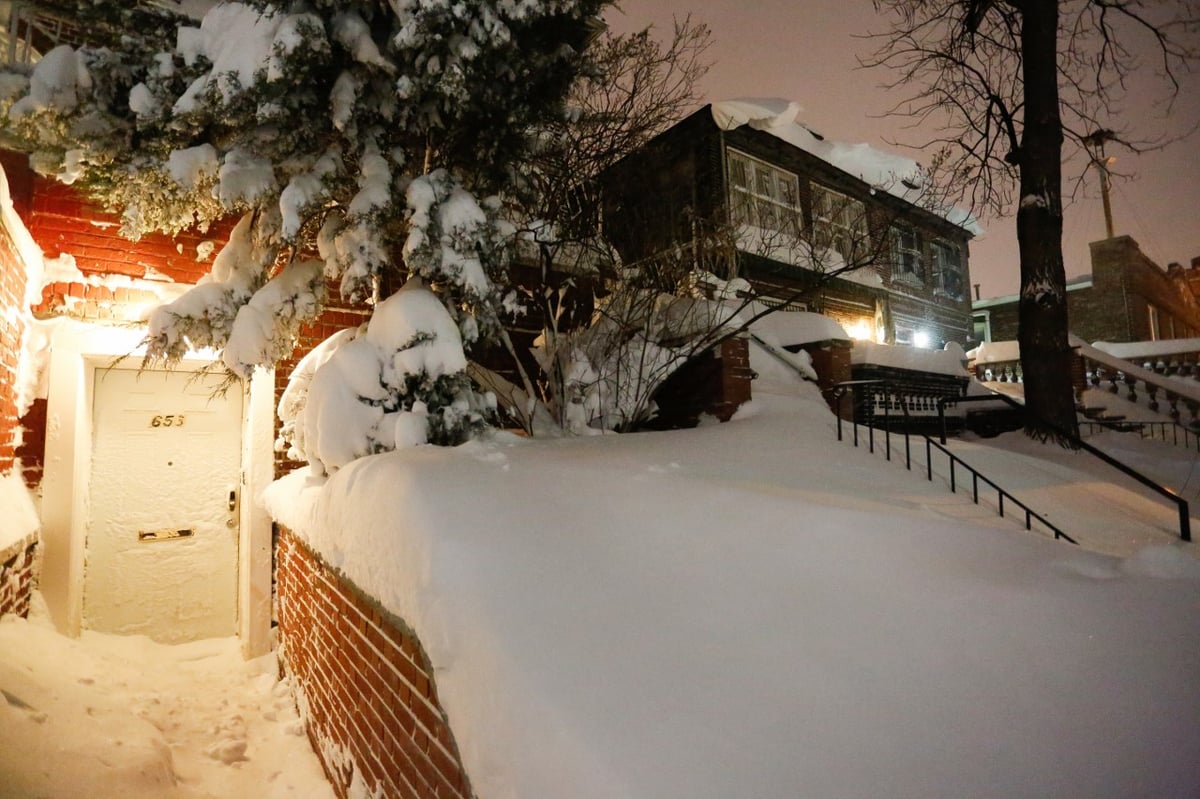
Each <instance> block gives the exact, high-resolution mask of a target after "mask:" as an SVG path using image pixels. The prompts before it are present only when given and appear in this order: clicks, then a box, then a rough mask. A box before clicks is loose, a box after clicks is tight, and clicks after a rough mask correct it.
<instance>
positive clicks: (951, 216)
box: [710, 98, 984, 236]
mask: <svg viewBox="0 0 1200 799" xmlns="http://www.w3.org/2000/svg"><path fill="white" fill-rule="evenodd" d="M710 107H711V109H712V116H713V121H714V122H715V123H716V124H717V127H719V128H720V129H721V130H733V129H735V128H739V127H741V126H743V125H746V126H749V127H751V128H754V129H755V130H761V131H763V132H765V133H770V134H771V135H772V136H775V137H776V138H779V139H782V140H783V141H785V142H787V143H788V144H791V145H793V146H795V147H799V148H800V149H801V150H804V151H805V152H807V153H810V154H812V155H815V156H816V157H818V158H820V159H821V160H823V161H826V162H827V163H829V164H832V165H833V166H835V167H837V168H838V169H840V170H842V171H843V172H846V173H848V174H850V175H853V176H854V177H856V178H858V179H860V180H862V181H863V182H865V183H868V184H870V185H871V186H872V187H874V188H876V189H881V190H883V191H886V192H888V193H889V194H891V195H893V196H895V197H899V198H900V199H902V200H906V201H908V202H911V203H914V204H918V205H919V204H920V201H921V198H922V196H923V195H924V191H925V188H926V183H927V176H926V174H925V170H924V169H923V168H922V167H921V165H920V164H918V163H917V162H916V161H914V160H913V159H911V158H905V157H904V156H899V155H895V154H893V153H887V152H884V151H882V150H878V149H876V148H874V147H872V146H871V145H869V144H865V143H861V142H859V143H851V142H837V141H831V140H828V139H826V138H824V137H823V136H820V135H819V134H816V133H814V132H813V131H812V130H810V129H809V128H807V127H805V126H804V125H801V124H799V123H798V122H796V115H797V114H798V113H800V111H802V110H803V109H802V108H801V106H800V105H799V104H798V103H795V102H791V101H788V100H783V99H780V98H739V99H734V100H724V101H720V102H714V103H712V104H711V106H710ZM938 213H939V214H940V215H941V216H943V217H944V218H945V219H946V220H947V221H949V222H952V223H953V224H955V225H958V226H959V227H961V228H963V229H964V230H966V231H967V232H968V233H970V234H971V235H973V236H978V235H981V234H983V232H984V229H983V227H982V225H980V224H979V221H978V220H977V219H975V217H974V216H973V215H972V214H971V213H970V212H969V211H966V210H965V209H962V208H957V207H953V208H947V209H942V210H940V211H938Z"/></svg>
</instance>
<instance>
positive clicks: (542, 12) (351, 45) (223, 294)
mask: <svg viewBox="0 0 1200 799" xmlns="http://www.w3.org/2000/svg"><path fill="white" fill-rule="evenodd" d="M609 1H610V0H290V2H266V1H265V0H245V2H223V3H219V4H217V5H215V6H214V7H213V8H212V9H211V11H209V12H208V14H206V15H205V17H204V19H203V20H202V21H201V22H200V23H199V25H198V26H196V25H195V24H194V23H190V22H187V21H185V20H183V19H182V18H174V17H171V15H169V14H158V13H155V14H153V15H152V18H153V20H154V24H144V25H143V26H142V27H141V28H135V29H132V30H131V29H130V28H128V27H125V28H124V29H122V25H123V24H124V25H129V24H131V22H130V20H126V19H124V16H123V15H125V16H128V14H129V13H132V12H126V11H122V10H121V9H119V8H117V6H118V5H119V4H112V3H93V2H91V0H52V2H49V3H48V5H50V6H52V7H53V8H55V9H57V10H58V11H60V12H69V13H72V14H73V15H75V16H76V17H77V18H80V19H94V20H95V24H94V25H93V30H94V32H95V34H96V35H97V36H98V37H99V40H98V41H97V42H96V44H95V45H92V46H84V47H80V48H78V49H75V48H72V47H69V46H60V47H58V48H55V49H54V50H51V51H50V52H49V53H46V54H45V57H44V58H43V59H42V60H41V62H40V63H39V64H38V65H37V66H36V67H34V68H33V69H32V70H29V71H26V72H20V71H13V72H9V73H7V74H4V75H0V114H2V115H3V120H2V121H0V131H2V132H3V134H4V136H5V139H6V141H8V142H10V143H11V142H13V141H15V142H17V143H18V145H19V146H21V147H22V148H24V149H26V150H28V151H29V152H30V153H31V156H32V161H33V163H34V165H35V167H36V168H38V169H39V170H40V171H43V172H47V173H51V174H55V175H58V176H59V177H60V178H61V179H63V180H65V181H68V182H72V181H73V182H75V183H76V184H77V185H79V186H81V187H82V188H83V189H84V190H85V191H87V192H89V193H90V194H91V195H93V196H94V197H96V198H98V199H99V200H101V201H102V202H103V203H104V204H105V205H106V206H108V207H109V208H111V209H113V210H115V211H118V212H119V213H120V214H121V215H122V220H123V223H124V224H123V232H124V233H125V234H127V235H129V236H132V237H137V236H140V235H142V234H143V233H146V232H148V231H152V230H161V231H165V232H168V233H171V232H175V231H178V230H181V229H184V228H187V227H190V226H192V225H195V224H199V225H201V226H204V225H207V224H209V223H211V222H213V221H214V220H216V219H219V218H222V217H226V216H228V215H230V214H237V215H241V216H242V221H241V222H240V223H239V224H238V226H237V228H236V229H235V230H234V233H233V235H232V237H231V239H230V242H229V245H228V246H227V247H226V248H225V250H223V251H222V253H221V254H220V255H219V256H218V258H217V259H216V261H215V263H214V267H213V270H212V273H211V275H210V276H209V277H208V278H207V279H206V280H205V281H204V282H202V284H201V285H198V286H197V287H196V288H195V289H194V290H193V291H191V292H189V293H188V294H186V295H185V296H184V297H182V298H180V299H179V300H177V301H176V302H174V303H172V304H170V305H167V306H164V307H161V308H159V309H158V310H157V311H156V312H155V313H154V315H153V316H152V318H151V329H150V335H149V337H148V343H149V352H150V355H151V356H152V357H156V358H163V359H166V360H172V359H176V358H178V357H180V356H181V355H182V354H183V353H184V352H185V351H186V350H187V349H188V348H192V347H201V346H213V347H217V348H220V349H222V350H223V351H224V360H225V365H226V366H227V367H228V368H229V370H230V371H231V372H233V373H234V374H236V375H238V376H245V375H247V374H248V373H249V371H250V370H251V369H252V368H253V367H254V366H255V365H256V364H268V363H272V362H274V360H276V359H277V358H279V357H280V356H281V355H283V354H285V353H286V352H288V351H289V350H290V348H291V346H292V341H293V337H294V335H295V333H296V330H297V328H298V326H299V324H300V323H302V322H303V321H304V320H306V319H311V318H313V316H315V314H316V313H317V312H318V311H319V309H320V307H321V305H322V303H323V301H324V289H323V286H324V283H325V281H326V280H327V279H328V280H333V281H335V282H337V283H339V284H340V288H341V292H342V294H343V296H345V297H347V298H354V299H369V298H371V297H372V296H374V295H376V294H377V293H378V289H379V286H380V285H381V279H382V278H388V279H387V280H386V281H383V282H384V284H386V285H401V284H403V283H404V281H405V280H407V279H408V278H409V277H411V276H417V277H420V278H421V279H422V281H423V285H425V286H427V287H428V289H429V290H432V291H433V292H435V293H436V295H437V296H439V297H440V298H441V299H442V301H443V303H444V305H445V307H446V309H447V310H448V312H449V313H450V314H451V318H452V319H453V320H454V321H455V323H456V324H457V327H458V333H459V336H460V338H461V340H462V342H463V343H464V344H465V345H467V346H469V345H470V344H471V343H472V342H474V341H476V340H477V339H478V338H479V337H480V335H483V336H487V335H489V334H490V333H492V332H494V331H495V329H496V326H497V314H496V311H495V309H496V308H497V307H498V305H499V300H498V298H499V296H500V293H501V290H502V289H503V287H504V283H505V257H506V246H505V243H506V241H507V239H508V238H509V234H510V233H511V230H510V229H509V228H507V227H506V225H505V224H504V223H503V221H502V220H501V217H500V214H499V209H500V202H499V200H497V199H496V196H497V195H498V194H500V193H502V192H504V191H505V190H506V189H508V188H509V187H510V185H511V181H512V180H513V176H514V174H515V168H514V163H515V162H516V160H517V159H518V158H519V157H520V155H521V154H522V152H523V151H524V150H525V148H526V146H527V142H528V140H529V136H530V133H531V132H532V131H533V130H534V129H536V128H537V127H538V126H539V125H540V124H541V123H543V122H544V121H545V120H547V119H550V118H554V117H557V116H561V114H562V105H563V103H562V101H563V97H564V96H565V94H566V91H567V89H568V87H569V86H570V84H571V81H572V80H573V78H574V75H575V74H576V70H577V68H578V62H579V59H580V53H581V52H582V50H583V47H584V45H585V43H586V41H587V39H588V37H589V35H590V33H591V31H593V30H595V29H596V28H597V27H598V15H599V13H600V11H601V10H602V8H603V7H604V6H605V5H606V4H607V3H608V2H609ZM138 24H140V23H138ZM380 307H382V306H380ZM460 382H461V384H462V385H463V386H465V380H463V381H460ZM418 384H420V385H418ZM455 385H458V383H456V384H455ZM422 386H423V384H422V383H421V381H420V380H418V381H417V384H413V385H412V386H410V387H409V390H411V391H424V390H425V388H426V387H422ZM427 388H429V390H430V391H431V394H430V395H429V397H428V398H427V399H422V400H421V401H422V402H424V404H425V406H426V408H427V410H428V412H429V413H430V414H431V416H437V415H438V414H442V413H443V410H444V409H445V408H449V407H455V405H456V403H459V402H460V401H461V400H462V399H463V397H462V396H460V395H459V394H453V392H451V391H450V390H449V386H448V384H444V383H443V384H441V385H439V386H437V387H432V386H430V387H427ZM364 396H367V395H364ZM438 403H442V404H441V405H438ZM385 405H386V403H385ZM450 429H459V428H456V427H455V426H454V425H448V426H447V427H446V428H445V430H450ZM439 430H440V428H438V427H437V426H436V425H431V426H430V429H429V436H428V437H429V439H430V440H443V439H444V440H447V441H451V440H454V439H455V437H456V436H455V435H451V434H449V433H448V432H445V430H443V431H440V432H439Z"/></svg>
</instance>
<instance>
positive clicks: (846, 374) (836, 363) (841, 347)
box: [801, 339, 853, 418]
mask: <svg viewBox="0 0 1200 799" xmlns="http://www.w3.org/2000/svg"><path fill="white" fill-rule="evenodd" d="M852 347H853V344H851V342H849V341H842V340H840V339H829V340H827V341H814V342H812V343H811V344H804V345H801V349H803V350H804V351H805V352H807V353H808V357H809V358H810V359H812V367H813V371H814V372H816V373H817V386H818V387H819V388H820V389H821V394H822V395H823V396H824V397H825V402H827V403H828V404H829V408H830V410H832V411H833V412H834V413H837V412H838V408H837V400H836V398H835V397H834V396H833V392H832V391H831V390H830V389H832V388H833V386H835V385H837V384H838V383H842V382H844V381H846V380H849V379H850V350H851V349H852ZM846 413H847V414H852V413H853V408H851V407H850V403H849V402H847V404H846ZM846 418H850V416H847V417H846Z"/></svg>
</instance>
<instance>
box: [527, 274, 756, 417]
mask: <svg viewBox="0 0 1200 799" xmlns="http://www.w3.org/2000/svg"><path fill="white" fill-rule="evenodd" d="M688 282H690V283H691V284H692V288H691V289H688V290H685V291H683V292H682V293H676V294H670V293H667V292H664V291H660V290H659V289H658V288H655V287H653V286H647V285H645V284H641V283H639V282H637V280H625V281H622V282H621V283H618V284H617V285H616V286H615V287H614V288H613V291H612V292H611V293H610V294H608V296H606V297H605V298H604V299H602V300H601V301H600V302H599V303H598V305H597V308H596V312H595V314H594V315H593V317H592V320H591V322H590V324H588V325H586V326H584V327H581V328H579V329H577V330H571V331H554V333H553V334H552V335H551V334H543V336H542V338H541V339H540V340H539V349H538V351H537V353H536V354H537V356H538V358H539V359H540V361H541V365H542V368H543V370H544V371H545V373H546V376H547V383H548V390H547V392H546V393H547V397H548V401H549V403H550V405H551V411H552V413H553V414H554V415H555V416H556V417H557V418H558V419H559V421H560V424H561V425H562V426H563V427H564V428H565V429H568V430H571V431H573V432H585V431H587V430H617V431H627V430H632V429H635V428H637V427H638V426H639V425H641V424H643V423H645V422H647V421H649V420H650V419H652V418H653V417H654V415H655V414H656V412H657V407H656V406H655V404H654V401H653V400H654V394H655V392H656V391H657V390H658V388H659V386H661V385H662V384H663V382H664V381H666V379H667V378H669V377H670V376H671V375H672V374H674V372H675V371H676V370H678V369H679V368H680V367H681V366H683V365H684V364H686V363H687V362H688V361H689V360H691V359H692V358H694V357H695V356H697V355H699V354H700V353H701V352H703V351H705V350H707V349H708V348H710V347H712V346H715V345H716V344H718V343H720V341H721V340H722V339H723V338H725V337H727V336H728V335H731V334H732V333H734V332H736V331H737V330H738V329H740V328H742V327H744V326H745V325H746V324H747V323H748V321H749V319H748V318H746V317H745V316H744V315H743V314H742V313H741V311H742V310H743V308H745V307H747V305H746V303H745V302H736V301H735V302H729V301H727V299H726V298H725V297H724V296H723V295H722V294H721V293H720V292H717V293H716V294H713V293H712V292H711V290H710V289H701V288H700V287H699V286H696V285H695V281H694V280H692V281H688ZM709 295H712V296H709Z"/></svg>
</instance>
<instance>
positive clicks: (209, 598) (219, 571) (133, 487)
mask: <svg viewBox="0 0 1200 799" xmlns="http://www.w3.org/2000/svg"><path fill="white" fill-rule="evenodd" d="M220 380H221V379H220V377H218V376H216V375H212V376H200V375H198V374H196V373H192V372H161V371H145V372H141V373H139V372H138V371H136V370H134V369H103V368H101V369H97V370H96V372H95V391H94V395H93V396H94V411H93V447H92V468H91V479H90V481H89V489H88V490H89V503H88V505H89V510H88V527H87V544H86V553H85V565H84V591H83V626H84V627H87V628H89V629H93V630H99V631H103V632H114V633H122V634H132V633H141V634H143V635H148V636H150V637H151V638H153V639H155V640H157V641H163V642H168V643H175V642H180V641H190V640H195V639H199V638H210V637H214V636H227V635H234V634H235V632H236V624H237V563H238V557H237V548H238V524H237V519H238V510H237V503H238V502H239V501H240V499H241V497H240V494H239V475H240V461H241V430H242V394H241V386H240V385H235V386H233V387H232V388H231V389H230V390H229V391H228V392H227V393H226V394H225V396H223V397H217V396H213V392H214V389H215V388H216V387H217V386H218V385H219V383H220Z"/></svg>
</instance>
